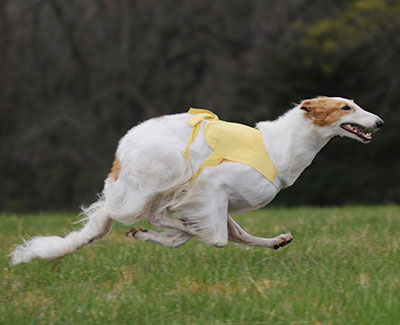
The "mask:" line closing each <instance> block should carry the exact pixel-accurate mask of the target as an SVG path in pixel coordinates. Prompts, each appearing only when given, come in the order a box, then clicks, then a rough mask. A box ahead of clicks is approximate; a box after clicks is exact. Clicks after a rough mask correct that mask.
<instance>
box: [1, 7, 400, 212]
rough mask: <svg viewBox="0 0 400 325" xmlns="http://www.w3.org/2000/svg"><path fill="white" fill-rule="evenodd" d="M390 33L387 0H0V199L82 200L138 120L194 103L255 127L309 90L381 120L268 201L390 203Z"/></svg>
mask: <svg viewBox="0 0 400 325" xmlns="http://www.w3.org/2000/svg"><path fill="white" fill-rule="evenodd" d="M399 35H400V3H399V2H398V1H391V0H365V1H354V0H352V1H328V0H321V1H311V0H300V1H298V0H296V1H294V0H293V1H268V0H266V1H232V0H231V1H207V0H202V1H173V0H164V1H138V0H136V1H128V0H99V1H93V0H79V1H77V0H70V1H67V2H65V1H60V0H29V1H27V0H3V1H0V112H1V119H0V130H1V138H0V141H1V152H0V154H1V160H0V164H1V176H2V181H1V184H2V186H1V191H2V193H1V197H0V209H1V210H5V211H20V210H31V211H32V210H54V209H71V208H72V209H74V208H77V207H78V206H79V205H80V204H81V203H84V202H86V203H89V202H90V201H91V200H92V199H93V198H94V195H95V193H96V192H99V191H101V189H102V182H103V180H104V178H105V177H106V175H107V173H108V170H109V168H110V167H111V163H112V161H113V156H114V151H115V149H116V145H117V143H118V140H119V138H120V137H121V136H122V135H123V134H124V133H125V132H126V131H127V130H128V129H129V128H130V127H132V126H133V125H135V124H137V123H138V122H140V121H143V120H145V119H148V118H151V117H155V116H158V115H162V114H169V113H177V112H182V111H186V110H187V109H188V108H189V107H190V106H194V107H204V108H209V109H212V110H213V111H214V112H216V113H217V114H219V116H220V118H222V119H225V120H232V121H238V122H242V123H246V124H250V125H252V124H254V122H255V121H257V120H262V119H273V118H275V117H277V116H279V115H280V114H282V113H283V112H284V111H285V110H287V109H289V108H290V107H291V106H292V104H293V102H297V101H299V100H301V99H303V98H310V97H314V96H316V95H331V96H335V95H337V96H343V97H349V98H353V99H354V100H355V101H356V102H357V103H358V104H360V105H361V106H363V107H364V108H366V109H367V110H370V111H373V112H375V113H377V114H379V115H380V116H381V117H382V118H383V119H384V120H385V121H386V122H387V123H386V125H385V128H384V129H383V130H382V131H381V132H379V134H377V135H376V136H375V139H374V140H373V142H372V143H371V144H369V145H361V144H359V143H356V142H353V141H350V140H342V141H339V140H334V141H332V143H331V144H330V145H328V146H327V147H326V148H325V149H324V150H323V152H322V153H321V154H320V155H319V156H317V158H316V161H315V162H314V164H313V166H312V167H311V168H309V169H308V170H307V171H306V172H305V173H304V174H303V175H302V177H301V178H300V180H299V181H298V182H297V183H296V184H295V185H294V187H293V188H291V189H290V190H286V191H285V192H282V193H281V194H280V195H279V197H278V200H277V201H275V202H278V203H281V204H319V205H325V204H335V205H337V204H343V203H392V202H398V201H399V199H400V164H399V163H398V162H397V161H396V160H397V158H396V153H397V151H398V150H399V149H398V148H399V145H398V143H397V141H398V136H399V135H400V132H399V126H400V117H399V114H398V106H399V103H400V92H399V86H400V85H399V82H400V73H399V72H400V55H399V53H400V37H399Z"/></svg>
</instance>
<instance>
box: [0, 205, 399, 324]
mask: <svg viewBox="0 0 400 325" xmlns="http://www.w3.org/2000/svg"><path fill="white" fill-rule="evenodd" d="M236 219H237V220H238V221H239V223H240V224H241V225H242V226H243V227H244V228H245V229H246V230H248V231H249V232H250V233H253V234H256V235H260V236H276V235H278V234H280V233H282V232H286V231H291V232H292V234H293V236H294V238H295V239H294V241H293V242H292V243H291V244H290V245H289V246H287V247H284V248H282V249H279V250H277V251H274V250H270V249H267V248H261V247H257V248H251V249H249V250H248V249H246V247H245V246H241V245H234V244H229V245H228V247H226V248H223V249H217V248H214V247H211V246H208V245H206V244H204V243H202V242H200V241H197V240H195V239H194V240H191V241H190V242H188V243H187V244H186V245H184V246H182V247H181V248H178V249H168V248H164V247H161V246H158V245H156V244H151V243H142V242H137V241H133V240H130V239H128V238H125V237H124V236H123V233H124V232H125V231H127V230H128V227H124V226H122V225H115V226H114V230H113V231H112V233H111V234H110V235H108V236H107V237H106V238H104V239H103V240H102V241H99V242H97V243H96V244H94V245H92V246H91V247H89V248H85V249H82V250H79V251H77V252H75V253H74V254H72V255H70V256H67V257H65V258H63V259H62V260H60V261H57V262H48V261H43V260H33V261H32V262H30V263H28V264H20V265H17V266H11V265H10V264H9V259H8V258H7V257H6V256H5V255H6V254H8V253H10V251H11V250H12V247H13V245H14V244H16V243H20V242H21V236H25V237H29V236H33V235H63V234H64V233H65V232H69V231H70V230H72V229H76V228H77V227H78V225H72V222H73V221H76V218H75V217H73V216H69V217H63V216H60V215H50V214H42V215H24V216H19V217H17V216H12V215H2V216H0V222H1V229H0V243H1V244H0V255H1V257H0V263H1V266H0V323H3V324H117V323H118V324H128V323H129V324H210V323H212V324H222V323H224V324H225V323H226V324H261V323H262V324H319V323H322V324H399V322H400V250H399V248H400V207H395V206H388V207H346V208H327V209H322V208H296V209H283V208H279V209H265V210H260V211H257V212H252V213H248V214H246V215H244V216H240V217H237V218H236Z"/></svg>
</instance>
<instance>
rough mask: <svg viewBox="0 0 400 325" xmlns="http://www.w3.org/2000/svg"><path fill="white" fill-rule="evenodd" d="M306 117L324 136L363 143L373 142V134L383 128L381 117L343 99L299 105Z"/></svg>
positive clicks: (325, 98)
mask: <svg viewBox="0 0 400 325" xmlns="http://www.w3.org/2000/svg"><path fill="white" fill-rule="evenodd" d="M299 107H300V109H302V110H304V111H305V113H304V114H305V117H306V118H307V119H310V120H311V123H312V125H314V126H315V127H316V129H317V130H318V132H320V133H322V134H323V136H326V137H333V136H337V135H338V136H345V137H349V138H352V139H356V140H358V141H360V142H363V143H368V142H370V141H371V139H372V136H371V132H373V131H376V130H378V129H380V128H381V127H382V126H383V120H382V119H381V118H379V116H377V115H375V114H372V113H370V112H367V111H365V110H363V109H362V108H361V107H360V106H358V105H357V104H356V103H355V102H354V101H353V100H350V99H345V98H341V97H317V98H313V99H307V100H303V101H302V102H301V104H300V105H299Z"/></svg>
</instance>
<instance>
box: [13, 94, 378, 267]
mask: <svg viewBox="0 0 400 325" xmlns="http://www.w3.org/2000/svg"><path fill="white" fill-rule="evenodd" d="M382 126H383V121H382V119H380V118H379V117H378V116H377V115H374V114H372V113H369V112H367V111H365V110H363V109H362V108H361V107H360V106H358V105H357V104H356V103H355V102H354V101H353V100H348V99H345V98H341V97H317V98H314V99H308V100H304V101H302V102H301V103H300V104H299V105H296V106H295V107H294V108H293V109H291V110H289V111H288V112H287V113H286V114H284V115H283V116H281V117H280V118H278V119H277V120H275V121H268V122H259V123H257V125H256V127H255V128H250V127H248V126H244V125H242V124H236V123H228V122H223V121H219V120H218V117H217V116H216V115H215V114H213V113H212V112H210V111H206V110H200V109H191V110H190V111H189V112H188V113H183V114H175V115H167V116H162V117H158V118H154V119H150V120H148V121H145V122H143V123H141V124H139V125H137V126H135V127H133V128H132V129H131V130H130V131H129V132H128V133H127V134H126V135H125V136H124V137H123V138H122V139H121V140H120V142H119V146H118V149H117V152H116V156H115V160H114V163H113V166H112V169H111V172H110V174H109V175H108V178H107V179H106V180H105V186H104V189H103V192H102V194H101V195H100V196H99V200H98V201H97V202H95V203H94V204H92V205H91V206H90V207H89V208H87V209H83V212H84V213H85V214H86V216H87V217H86V218H85V219H86V224H85V226H84V227H83V228H82V229H81V230H80V231H74V232H71V233H70V234H68V235H67V236H66V237H65V238H61V237H58V236H52V237H34V238H32V239H30V240H29V241H25V243H24V244H22V245H19V246H17V247H16V249H15V250H14V251H13V252H12V253H11V258H12V263H14V264H18V263H21V262H28V261H30V260H31V259H33V258H36V257H39V258H43V259H57V258H61V257H63V256H65V255H67V254H70V253H72V252H74V251H76V250H77V249H79V248H81V247H84V246H86V245H88V244H90V243H91V242H93V241H94V240H97V239H100V238H102V237H104V236H105V235H106V234H107V233H108V232H109V231H110V230H111V228H112V224H113V222H114V221H119V222H122V223H123V224H126V225H130V224H135V223H136V222H138V221H139V220H143V219H147V220H148V222H149V223H150V224H152V225H154V226H156V227H157V228H161V229H164V231H162V232H156V231H152V230H145V229H136V228H132V229H131V230H130V231H129V232H128V233H127V234H126V235H127V237H130V238H132V239H135V240H140V241H145V242H147V241H148V242H154V243H157V244H161V245H164V246H167V247H178V246H180V245H182V244H184V243H185V242H187V241H188V240H189V239H191V238H192V237H197V238H199V239H200V240H202V241H204V242H206V243H208V244H211V245H213V246H216V247H224V246H226V245H227V244H228V241H232V242H236V243H241V244H245V245H248V246H265V247H269V248H273V249H277V248H279V247H283V246H285V245H287V244H288V243H290V242H291V241H292V239H293V237H292V235H291V234H290V233H286V234H281V235H279V236H277V237H274V238H261V237H255V236H252V235H250V234H248V233H246V232H245V231H244V230H243V229H242V228H241V227H240V226H239V225H238V224H237V223H236V222H235V221H234V220H233V219H232V217H231V216H230V214H232V213H236V214H241V213H244V212H247V211H250V210H255V209H258V208H260V207H263V206H265V205H267V204H268V203H269V202H271V200H272V199H273V198H274V197H275V196H276V195H277V193H278V192H279V191H280V190H281V189H283V188H286V187H289V186H291V185H292V184H293V183H294V182H295V181H296V179H297V178H298V177H299V176H300V174H301V173H302V172H303V170H304V169H305V168H306V167H307V166H309V165H310V164H311V162H312V160H313V159H314V157H315V156H316V154H317V153H318V152H319V151H320V150H321V149H322V148H323V147H324V146H325V145H326V144H327V143H328V141H329V140H330V139H331V138H333V137H335V136H342V137H348V138H352V139H356V140H358V141H360V142H362V143H368V142H370V141H371V139H372V136H371V132H372V131H375V130H377V129H379V128H381V127H382Z"/></svg>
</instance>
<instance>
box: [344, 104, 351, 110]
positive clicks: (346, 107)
mask: <svg viewBox="0 0 400 325" xmlns="http://www.w3.org/2000/svg"><path fill="white" fill-rule="evenodd" d="M342 110H344V111H349V110H351V108H350V107H349V106H347V105H346V106H343V107H342Z"/></svg>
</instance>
